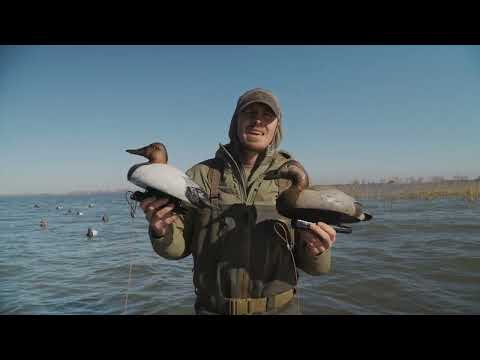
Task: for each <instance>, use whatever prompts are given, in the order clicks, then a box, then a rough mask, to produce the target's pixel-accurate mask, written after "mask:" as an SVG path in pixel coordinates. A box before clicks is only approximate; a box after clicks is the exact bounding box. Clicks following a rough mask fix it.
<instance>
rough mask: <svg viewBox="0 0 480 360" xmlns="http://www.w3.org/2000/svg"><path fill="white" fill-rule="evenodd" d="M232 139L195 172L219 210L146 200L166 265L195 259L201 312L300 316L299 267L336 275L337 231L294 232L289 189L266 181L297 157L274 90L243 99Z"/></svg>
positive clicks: (322, 227)
mask: <svg viewBox="0 0 480 360" xmlns="http://www.w3.org/2000/svg"><path fill="white" fill-rule="evenodd" d="M229 137H230V143H229V144H227V145H226V146H223V145H220V148H219V149H218V151H217V152H216V154H215V157H214V158H213V159H209V160H206V161H204V162H201V163H199V164H197V165H195V166H193V167H192V168H191V169H189V170H188V171H187V174H188V175H189V176H190V177H191V178H192V179H193V180H194V181H195V182H196V183H198V184H199V185H200V186H201V187H202V188H203V189H204V190H205V191H206V192H207V193H208V194H210V200H211V202H212V203H213V204H214V205H215V207H214V208H213V209H208V208H207V209H202V210H196V209H192V210H190V211H189V212H187V213H186V214H185V215H176V214H175V213H174V210H175V209H174V205H173V204H168V203H167V202H168V200H167V199H154V198H148V199H145V200H144V201H142V202H141V204H140V206H141V208H142V209H143V211H144V213H145V217H146V218H147V220H148V222H149V224H150V226H149V234H150V239H151V242H152V246H153V248H154V250H155V251H156V252H157V253H158V254H159V255H160V256H162V257H164V258H166V259H173V260H175V259H181V258H184V257H186V256H188V255H190V254H192V256H193V260H194V274H193V282H194V285H195V293H196V295H197V300H196V303H195V310H196V313H197V314H231V315H236V314H293V313H299V309H298V300H297V299H296V297H295V287H296V285H297V280H298V273H297V267H298V268H300V269H302V270H304V271H305V272H306V273H308V274H311V275H320V274H323V273H326V272H328V271H329V270H330V248H331V246H332V244H333V243H334V242H335V236H336V233H335V230H334V229H333V228H332V227H331V226H329V225H327V224H324V223H317V224H313V225H310V228H309V229H308V230H299V229H295V230H292V229H291V228H290V222H289V221H288V219H286V218H283V217H282V216H281V215H279V214H278V213H277V211H276V208H275V200H276V198H277V196H278V194H279V193H280V192H281V191H283V190H285V189H286V188H287V187H288V186H289V184H288V183H286V182H285V180H265V179H264V178H263V177H264V175H265V173H266V172H267V171H270V170H275V169H278V168H279V167H280V166H281V165H282V164H283V163H284V162H286V161H287V160H289V159H290V158H291V157H290V155H289V154H288V153H286V152H283V151H279V150H277V147H278V145H279V144H280V141H281V138H282V112H281V109H280V104H279V102H278V100H277V98H276V97H275V96H274V95H273V94H272V93H271V92H269V91H267V90H264V89H258V88H257V89H252V90H249V91H247V92H246V93H244V94H243V95H242V96H241V97H240V98H239V99H238V102H237V106H236V109H235V112H234V114H233V117H232V120H231V123H230V130H229Z"/></svg>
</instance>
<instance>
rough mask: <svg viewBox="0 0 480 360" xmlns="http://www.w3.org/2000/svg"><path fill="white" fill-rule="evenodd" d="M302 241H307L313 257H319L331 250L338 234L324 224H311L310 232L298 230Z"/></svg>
mask: <svg viewBox="0 0 480 360" xmlns="http://www.w3.org/2000/svg"><path fill="white" fill-rule="evenodd" d="M298 231H299V234H300V239H302V240H303V241H305V243H306V244H307V249H308V251H309V252H310V254H311V255H319V254H321V253H323V252H325V251H327V250H328V249H330V248H331V247H332V245H333V243H334V242H335V240H336V234H337V232H336V231H335V229H334V228H333V227H331V226H330V225H327V224H325V223H323V222H318V223H316V224H310V225H309V227H308V230H302V229H300V230H298Z"/></svg>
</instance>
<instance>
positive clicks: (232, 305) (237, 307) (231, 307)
mask: <svg viewBox="0 0 480 360" xmlns="http://www.w3.org/2000/svg"><path fill="white" fill-rule="evenodd" d="M252 300H253V299H229V301H228V313H229V314H230V315H252V314H253V313H254V310H255V307H254V306H253V302H252Z"/></svg>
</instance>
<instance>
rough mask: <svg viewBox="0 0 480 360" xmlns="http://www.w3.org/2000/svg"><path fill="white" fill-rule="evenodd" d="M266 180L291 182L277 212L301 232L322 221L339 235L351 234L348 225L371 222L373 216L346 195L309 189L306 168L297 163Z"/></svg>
mask: <svg viewBox="0 0 480 360" xmlns="http://www.w3.org/2000/svg"><path fill="white" fill-rule="evenodd" d="M264 179H265V180H272V179H288V180H290V181H291V182H292V184H291V186H290V187H289V188H288V189H287V190H285V191H283V192H282V193H281V194H280V196H279V197H278V199H277V204H276V206H277V210H278V212H279V213H280V214H281V215H283V216H285V217H287V218H289V219H291V220H292V224H293V225H294V226H296V227H298V228H305V227H308V223H307V222H313V223H316V222H319V221H322V222H324V223H327V224H329V225H331V226H333V227H334V228H335V230H336V231H337V232H342V233H351V232H352V230H351V228H350V227H348V226H345V225H343V224H345V223H355V222H359V221H368V220H370V219H372V215H370V214H368V213H366V212H364V211H363V206H362V204H361V203H359V202H358V201H356V200H355V199H354V198H353V197H351V196H349V195H347V194H345V193H344V192H343V191H340V190H338V189H335V188H333V187H329V186H321V185H316V186H309V185H310V184H309V177H308V174H307V172H306V170H305V169H304V167H303V166H302V165H301V164H300V163H299V162H298V161H296V160H289V161H287V162H285V164H283V165H282V166H281V167H280V168H278V169H277V170H273V171H270V172H268V173H267V174H266V175H265V177H264Z"/></svg>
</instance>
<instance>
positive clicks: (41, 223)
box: [40, 219, 48, 229]
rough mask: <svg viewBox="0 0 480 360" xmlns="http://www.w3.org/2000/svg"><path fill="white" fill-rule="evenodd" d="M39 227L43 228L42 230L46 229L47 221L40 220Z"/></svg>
mask: <svg viewBox="0 0 480 360" xmlns="http://www.w3.org/2000/svg"><path fill="white" fill-rule="evenodd" d="M40 227H41V228H43V229H47V228H48V221H47V219H42V220H40Z"/></svg>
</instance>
